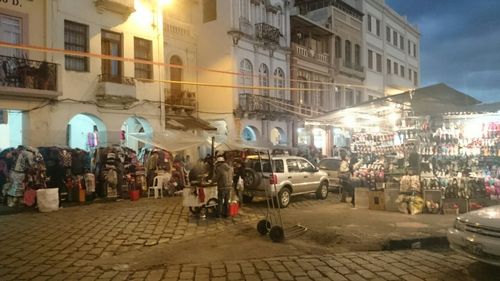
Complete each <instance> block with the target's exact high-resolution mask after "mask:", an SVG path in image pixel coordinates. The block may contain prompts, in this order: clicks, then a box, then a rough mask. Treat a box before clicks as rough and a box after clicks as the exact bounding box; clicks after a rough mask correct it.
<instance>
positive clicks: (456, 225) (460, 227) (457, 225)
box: [453, 219, 467, 231]
mask: <svg viewBox="0 0 500 281" xmlns="http://www.w3.org/2000/svg"><path fill="white" fill-rule="evenodd" d="M466 226H467V225H466V224H465V223H463V222H461V221H460V220H458V219H456V220H455V223H454V224H453V227H454V228H455V229H456V230H460V231H465V228H466Z"/></svg>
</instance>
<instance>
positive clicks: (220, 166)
mask: <svg viewBox="0 0 500 281" xmlns="http://www.w3.org/2000/svg"><path fill="white" fill-rule="evenodd" d="M214 176H215V177H214V181H215V182H216V183H217V200H218V202H217V217H220V216H223V217H227V208H228V201H229V193H230V191H231V187H232V184H233V167H231V166H229V164H227V163H226V160H225V159H224V157H222V156H219V157H217V160H216V163H215V175H214Z"/></svg>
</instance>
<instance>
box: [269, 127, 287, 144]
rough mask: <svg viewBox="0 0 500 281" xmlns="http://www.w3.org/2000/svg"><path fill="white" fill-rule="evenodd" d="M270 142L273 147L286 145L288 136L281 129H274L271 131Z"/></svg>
mask: <svg viewBox="0 0 500 281" xmlns="http://www.w3.org/2000/svg"><path fill="white" fill-rule="evenodd" d="M270 141H271V143H272V144H273V145H280V144H286V142H287V136H286V133H285V130H283V129H282V128H280V127H274V128H273V129H271V133H270Z"/></svg>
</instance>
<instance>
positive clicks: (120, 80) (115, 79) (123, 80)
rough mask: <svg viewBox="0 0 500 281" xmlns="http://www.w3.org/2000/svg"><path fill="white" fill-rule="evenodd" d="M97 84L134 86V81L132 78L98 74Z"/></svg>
mask: <svg viewBox="0 0 500 281" xmlns="http://www.w3.org/2000/svg"><path fill="white" fill-rule="evenodd" d="M99 82H101V83H102V82H111V83H117V84H123V85H129V86H135V79H134V78H133V77H126V76H121V75H113V74H109V73H103V74H99Z"/></svg>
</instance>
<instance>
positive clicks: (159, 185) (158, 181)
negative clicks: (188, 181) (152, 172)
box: [148, 176, 164, 199]
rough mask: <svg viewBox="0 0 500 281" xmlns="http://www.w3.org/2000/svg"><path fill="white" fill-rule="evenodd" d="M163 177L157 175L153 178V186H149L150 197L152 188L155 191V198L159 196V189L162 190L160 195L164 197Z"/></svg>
mask: <svg viewBox="0 0 500 281" xmlns="http://www.w3.org/2000/svg"><path fill="white" fill-rule="evenodd" d="M163 178H164V177H162V176H156V177H155V178H154V179H153V186H150V187H148V198H149V195H150V191H151V190H153V192H154V196H155V199H156V198H158V191H159V192H160V197H161V198H163Z"/></svg>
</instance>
